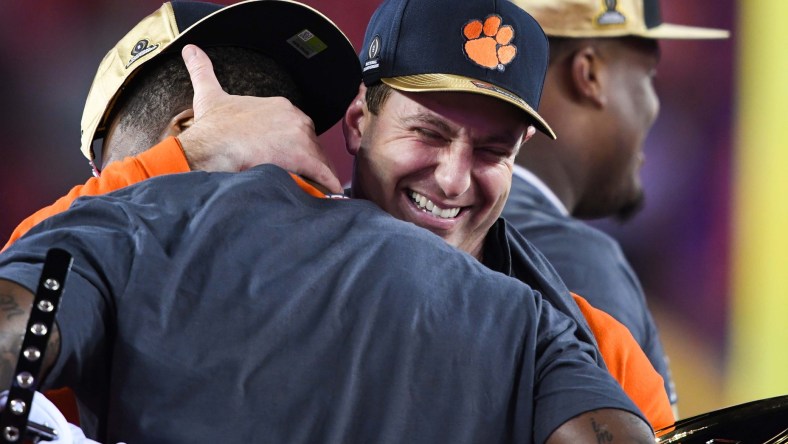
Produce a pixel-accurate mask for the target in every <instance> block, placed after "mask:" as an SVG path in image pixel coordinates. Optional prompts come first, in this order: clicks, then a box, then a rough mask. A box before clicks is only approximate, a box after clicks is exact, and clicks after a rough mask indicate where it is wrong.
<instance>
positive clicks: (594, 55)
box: [503, 0, 728, 406]
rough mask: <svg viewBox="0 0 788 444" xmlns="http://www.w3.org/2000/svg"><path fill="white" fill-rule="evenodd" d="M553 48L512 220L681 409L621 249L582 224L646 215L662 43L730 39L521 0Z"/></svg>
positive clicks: (624, 4)
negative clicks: (645, 362)
mask: <svg viewBox="0 0 788 444" xmlns="http://www.w3.org/2000/svg"><path fill="white" fill-rule="evenodd" d="M513 1H514V2H515V3H516V4H517V5H519V6H520V7H522V8H523V9H525V10H526V11H528V12H529V13H530V14H532V15H533V16H534V18H536V20H537V21H538V22H539V24H540V25H541V26H542V28H543V29H544V31H545V33H546V34H547V35H548V37H549V39H550V65H549V67H548V71H547V78H546V80H545V88H544V93H543V97H542V103H541V106H540V108H539V111H540V114H542V116H544V118H545V119H546V120H548V121H550V122H554V124H553V126H554V128H555V130H556V133H558V134H560V137H559V138H558V139H557V140H550V139H548V138H546V137H543V136H541V135H539V134H537V135H536V136H535V137H534V138H533V139H532V140H531V142H530V143H529V144H528V146H527V147H526V148H525V149H523V150H522V151H521V153H520V155H519V156H518V157H517V165H516V166H515V170H514V175H515V177H514V180H513V181H512V189H511V194H510V196H509V199H508V201H507V203H506V206H505V208H504V211H503V216H504V217H505V218H506V220H508V221H509V222H511V223H512V224H513V225H514V226H515V228H517V229H518V230H519V231H520V233H522V234H523V235H524V236H525V237H526V238H527V239H528V240H530V241H531V242H532V243H534V244H535V245H536V247H537V248H538V249H539V250H540V251H541V252H542V253H544V255H545V256H546V257H547V258H548V260H549V261H550V263H551V264H552V265H553V266H554V267H555V268H556V269H557V271H558V273H559V275H560V276H561V277H562V279H563V280H564V282H565V283H566V284H567V286H568V287H569V289H570V290H571V291H573V292H576V293H578V294H581V295H583V296H584V297H585V298H587V299H588V301H589V302H590V303H591V304H593V305H594V306H595V307H597V308H600V309H602V310H603V311H605V312H607V313H610V314H611V315H613V317H615V318H616V319H618V320H619V321H620V322H621V323H623V324H624V325H626V326H627V327H628V328H629V330H630V331H631V332H632V334H633V336H634V337H635V339H636V340H637V341H638V343H639V344H640V345H641V347H642V348H643V350H644V351H645V353H646V355H647V356H648V357H649V360H650V361H651V363H652V364H653V365H654V367H655V368H656V369H657V370H658V371H659V373H660V374H661V375H662V377H663V379H664V381H665V388H666V390H667V391H668V393H669V395H670V399H671V402H672V403H673V404H674V406H675V403H676V401H677V396H676V393H675V388H674V387H673V383H672V379H671V376H670V371H669V369H668V363H667V360H666V358H665V355H664V351H663V349H662V345H661V343H660V339H659V334H658V332H657V329H656V326H655V324H654V320H653V318H652V316H651V314H650V312H649V310H648V306H647V303H646V299H645V296H644V294H643V289H642V288H641V286H640V282H639V281H638V278H637V276H636V275H635V273H634V271H633V270H632V267H631V266H630V265H629V263H628V262H627V260H626V258H625V257H624V255H623V252H622V251H621V248H620V246H619V245H618V243H616V241H615V240H613V239H612V238H611V237H609V236H608V235H606V234H605V233H603V232H602V231H600V230H597V229H595V228H593V227H591V226H589V225H587V224H586V223H584V222H582V221H580V220H579V219H595V218H601V217H607V216H617V217H619V218H621V219H627V218H629V217H631V216H632V215H633V214H634V213H635V212H636V211H637V209H639V208H640V206H641V203H642V199H643V190H642V187H641V184H640V178H639V170H640V166H641V165H642V162H643V153H642V145H643V142H644V140H645V138H646V134H647V133H648V130H649V129H650V128H651V125H652V124H653V123H654V120H655V119H656V117H657V112H658V110H659V99H658V98H657V96H656V93H655V91H654V86H653V78H654V76H655V75H656V68H657V62H658V60H659V55H660V54H659V45H658V40H659V39H714V38H726V37H727V35H728V32H727V31H723V30H716V29H704V28H695V27H688V26H680V25H672V24H666V23H662V22H661V16H660V9H659V2H658V1H656V0H654V1H651V0H621V1H612V2H611V1H603V0H513Z"/></svg>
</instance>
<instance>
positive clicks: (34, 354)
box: [22, 347, 41, 361]
mask: <svg viewBox="0 0 788 444" xmlns="http://www.w3.org/2000/svg"><path fill="white" fill-rule="evenodd" d="M22 354H23V355H24V356H25V359H27V360H28V361H37V360H38V358H40V357H41V350H39V349H37V348H35V347H28V348H26V349H25V351H24V352H22Z"/></svg>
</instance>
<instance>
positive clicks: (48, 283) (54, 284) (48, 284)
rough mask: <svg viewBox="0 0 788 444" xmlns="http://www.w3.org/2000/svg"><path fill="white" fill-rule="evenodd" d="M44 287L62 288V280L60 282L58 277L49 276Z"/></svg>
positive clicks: (49, 288)
mask: <svg viewBox="0 0 788 444" xmlns="http://www.w3.org/2000/svg"><path fill="white" fill-rule="evenodd" d="M44 288H46V289H47V290H52V291H55V290H57V289H59V288H60V282H58V281H57V279H52V278H49V279H47V280H45V281H44Z"/></svg>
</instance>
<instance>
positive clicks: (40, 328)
mask: <svg viewBox="0 0 788 444" xmlns="http://www.w3.org/2000/svg"><path fill="white" fill-rule="evenodd" d="M47 331H48V330H47V326H46V325H44V324H42V323H40V322H38V323H35V324H33V326H32V327H30V333H33V334H34V335H36V336H44V335H45V334H47Z"/></svg>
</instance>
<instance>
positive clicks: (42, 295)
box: [0, 248, 73, 443]
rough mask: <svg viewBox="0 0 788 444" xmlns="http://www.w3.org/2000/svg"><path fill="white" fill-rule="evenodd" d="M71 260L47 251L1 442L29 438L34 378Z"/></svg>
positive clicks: (1, 420)
mask: <svg viewBox="0 0 788 444" xmlns="http://www.w3.org/2000/svg"><path fill="white" fill-rule="evenodd" d="M72 261H73V258H72V256H71V254H69V253H68V252H67V251H65V250H61V249H58V248H53V249H51V250H49V251H48V252H47V257H46V260H45V262H44V270H43V271H42V272H41V279H40V280H39V282H38V289H37V290H36V295H35V299H34V300H33V308H32V310H31V311H30V318H29V319H28V321H27V329H26V330H25V336H24V339H23V340H22V350H21V351H20V353H19V359H18V360H17V364H16V371H15V372H14V379H13V381H11V388H10V389H9V391H8V399H7V400H6V403H5V409H4V410H3V412H2V413H1V414H0V443H19V442H21V440H22V439H25V437H26V436H29V435H30V433H29V432H31V431H30V430H28V417H29V416H30V407H31V405H32V403H33V395H34V394H35V391H36V389H37V388H38V386H39V381H38V380H37V378H38V375H39V373H40V372H41V365H42V363H43V361H44V352H45V351H46V347H47V343H48V342H49V336H50V334H51V333H52V328H53V326H54V323H55V314H56V313H57V309H58V306H59V305H60V297H61V295H62V294H63V286H64V284H65V281H66V277H67V276H68V272H69V270H71V263H72ZM36 441H37V440H36Z"/></svg>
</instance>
